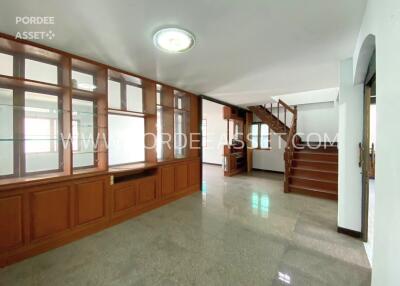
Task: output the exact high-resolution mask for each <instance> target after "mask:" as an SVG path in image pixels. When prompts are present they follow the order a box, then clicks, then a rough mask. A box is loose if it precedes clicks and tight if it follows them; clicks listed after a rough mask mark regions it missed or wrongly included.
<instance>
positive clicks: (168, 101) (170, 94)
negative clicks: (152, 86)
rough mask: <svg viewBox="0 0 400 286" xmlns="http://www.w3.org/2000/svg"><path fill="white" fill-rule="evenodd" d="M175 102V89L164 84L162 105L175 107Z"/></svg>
mask: <svg viewBox="0 0 400 286" xmlns="http://www.w3.org/2000/svg"><path fill="white" fill-rule="evenodd" d="M174 102H175V97H174V90H173V89H172V88H171V87H169V86H165V85H163V86H162V87H161V105H162V106H166V107H172V108H174V107H175V106H174V105H175V104H174Z"/></svg>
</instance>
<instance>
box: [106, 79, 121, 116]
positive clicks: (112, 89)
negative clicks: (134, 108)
mask: <svg viewBox="0 0 400 286" xmlns="http://www.w3.org/2000/svg"><path fill="white" fill-rule="evenodd" d="M108 107H109V108H114V109H121V84H120V83H119V82H117V81H113V80H109V81H108Z"/></svg>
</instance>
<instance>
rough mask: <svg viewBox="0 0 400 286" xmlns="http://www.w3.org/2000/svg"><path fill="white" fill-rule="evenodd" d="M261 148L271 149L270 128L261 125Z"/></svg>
mask: <svg viewBox="0 0 400 286" xmlns="http://www.w3.org/2000/svg"><path fill="white" fill-rule="evenodd" d="M260 145H261V146H260V148H269V127H268V125H267V124H261V137H260Z"/></svg>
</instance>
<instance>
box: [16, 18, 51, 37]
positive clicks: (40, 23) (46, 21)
mask: <svg viewBox="0 0 400 286" xmlns="http://www.w3.org/2000/svg"><path fill="white" fill-rule="evenodd" d="M15 24H16V25H18V26H25V27H28V26H29V28H30V29H29V30H30V31H18V32H17V33H16V34H15V38H16V39H23V40H45V39H47V40H52V39H54V37H55V36H56V34H55V33H54V32H53V31H52V30H51V29H48V30H47V29H40V30H37V31H31V30H32V27H36V26H37V27H42V28H43V27H45V26H50V25H54V24H55V18H54V17H48V16H44V17H42V16H17V17H15Z"/></svg>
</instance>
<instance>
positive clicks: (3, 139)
mask: <svg viewBox="0 0 400 286" xmlns="http://www.w3.org/2000/svg"><path fill="white" fill-rule="evenodd" d="M12 106H13V91H12V90H11V89H3V88H0V162H1V164H0V176H4V175H11V174H12V173H13V169H14V157H13V150H14V142H13V138H14V136H13V107H12Z"/></svg>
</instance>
